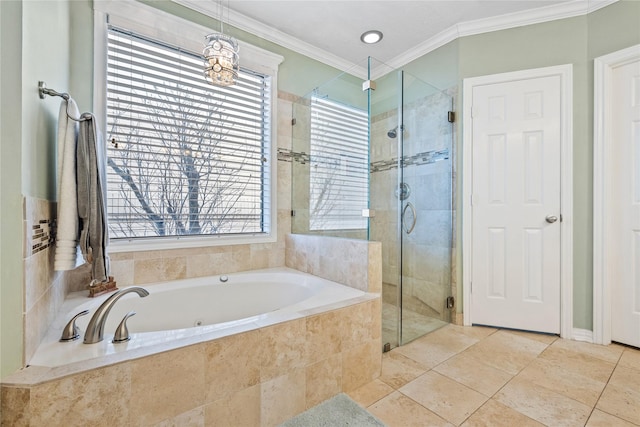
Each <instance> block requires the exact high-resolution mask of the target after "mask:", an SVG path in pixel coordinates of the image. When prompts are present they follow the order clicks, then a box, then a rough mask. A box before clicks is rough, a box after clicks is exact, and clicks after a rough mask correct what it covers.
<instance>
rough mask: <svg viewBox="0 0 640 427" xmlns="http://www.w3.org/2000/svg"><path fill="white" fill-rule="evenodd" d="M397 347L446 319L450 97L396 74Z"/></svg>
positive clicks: (449, 246) (449, 252)
mask: <svg viewBox="0 0 640 427" xmlns="http://www.w3.org/2000/svg"><path fill="white" fill-rule="evenodd" d="M398 87H399V102H398V124H397V126H398V128H397V130H396V139H397V140H398V144H397V147H398V175H397V176H398V181H397V187H396V191H395V192H394V196H395V202H396V203H397V215H398V224H399V226H398V228H397V232H398V241H399V255H398V256H399V258H400V263H399V264H400V271H399V278H398V281H399V284H400V286H399V289H398V293H399V296H398V299H399V305H400V310H399V311H400V319H399V323H400V326H399V331H400V334H399V335H400V336H399V345H403V344H406V343H408V342H410V341H412V340H414V339H416V338H418V337H420V336H422V335H424V334H426V333H429V332H431V331H433V330H435V329H438V328H440V327H442V326H444V325H446V324H447V323H449V322H450V321H451V313H452V310H451V308H452V307H448V304H451V302H452V300H451V299H448V298H449V297H451V296H452V289H451V276H452V275H451V256H452V242H453V210H452V200H453V199H452V180H453V176H452V170H453V169H452V166H453V161H452V160H453V159H452V147H453V125H452V123H450V122H449V120H448V118H449V115H448V112H449V111H452V109H453V98H452V97H451V96H450V95H449V94H447V93H446V92H443V91H440V90H439V89H436V88H435V87H433V86H431V85H429V84H427V83H425V82H423V81H421V80H419V79H418V78H416V77H415V76H412V75H411V74H409V73H406V72H404V71H399V72H398Z"/></svg>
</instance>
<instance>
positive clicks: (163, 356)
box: [129, 346, 205, 425]
mask: <svg viewBox="0 0 640 427" xmlns="http://www.w3.org/2000/svg"><path fill="white" fill-rule="evenodd" d="M129 364H130V365H131V397H130V407H131V410H130V418H129V419H130V422H131V425H149V424H154V423H157V422H159V421H162V420H165V419H168V418H172V417H175V416H177V415H180V414H182V413H184V412H186V411H189V410H191V409H193V408H195V407H198V406H201V405H202V404H203V403H204V394H205V387H204V378H205V371H204V365H205V355H204V348H203V346H191V347H185V348H181V349H178V350H173V351H169V352H166V353H160V354H156V355H154V356H150V357H145V358H143V359H138V360H134V361H132V362H130V363H129Z"/></svg>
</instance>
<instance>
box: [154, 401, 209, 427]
mask: <svg viewBox="0 0 640 427" xmlns="http://www.w3.org/2000/svg"><path fill="white" fill-rule="evenodd" d="M205 425H206V424H205V420H204V407H202V406H201V407H199V408H195V409H192V410H190V411H187V412H185V413H183V414H180V415H177V416H175V417H173V418H171V419H168V420H164V421H161V422H159V423H157V424H155V425H154V427H205Z"/></svg>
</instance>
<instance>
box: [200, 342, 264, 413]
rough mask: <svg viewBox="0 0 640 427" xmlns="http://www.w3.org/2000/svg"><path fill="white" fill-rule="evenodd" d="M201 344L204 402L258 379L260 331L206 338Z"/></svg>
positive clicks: (213, 399) (225, 394)
mask: <svg viewBox="0 0 640 427" xmlns="http://www.w3.org/2000/svg"><path fill="white" fill-rule="evenodd" d="M204 346H205V355H206V360H205V402H213V401H215V400H218V399H221V398H223V397H227V396H229V395H232V394H234V393H236V392H238V391H240V390H243V389H245V388H248V387H251V386H254V385H256V384H258V383H259V382H260V361H261V357H260V350H259V349H261V348H262V345H261V342H260V332H259V331H250V332H245V333H242V334H238V335H232V336H229V337H226V338H222V339H218V340H214V341H210V342H208V343H205V344H204Z"/></svg>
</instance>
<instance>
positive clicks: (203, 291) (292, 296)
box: [29, 268, 366, 367]
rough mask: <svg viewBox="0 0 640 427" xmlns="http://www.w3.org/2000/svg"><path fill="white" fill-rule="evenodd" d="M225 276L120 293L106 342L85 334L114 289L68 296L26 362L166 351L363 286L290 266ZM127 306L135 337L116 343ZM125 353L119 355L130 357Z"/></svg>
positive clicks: (324, 303) (319, 304)
mask: <svg viewBox="0 0 640 427" xmlns="http://www.w3.org/2000/svg"><path fill="white" fill-rule="evenodd" d="M221 277H222V276H209V277H200V278H195V279H185V280H177V281H172V282H165V283H158V284H150V285H143V286H142V287H144V288H145V289H147V290H148V291H149V296H147V297H145V298H140V297H139V296H138V295H136V294H135V293H132V294H128V295H125V296H123V297H122V298H121V299H120V300H119V301H118V302H116V304H115V305H114V307H113V309H112V310H111V312H110V313H109V317H108V319H107V323H106V327H105V333H104V340H103V341H101V342H99V343H96V344H84V343H83V342H82V336H83V334H84V330H85V327H86V325H87V323H88V322H89V319H90V318H91V316H92V315H93V313H94V312H95V310H96V308H97V307H98V306H99V305H100V304H101V303H102V302H103V301H104V300H105V299H107V298H108V297H109V296H110V295H112V294H107V295H103V296H101V297H98V298H95V299H88V298H87V297H86V292H78V293H75V294H71V295H70V296H69V297H68V298H67V299H66V300H65V303H64V305H63V308H62V310H61V311H60V314H59V316H58V317H57V319H56V321H55V322H54V323H53V324H52V326H51V328H50V330H49V331H48V333H47V336H46V338H45V339H44V340H43V342H42V343H41V344H40V346H39V347H38V350H37V351H36V354H35V355H34V357H33V358H32V359H31V360H30V361H29V364H30V365H37V366H46V367H56V366H62V365H67V364H70V363H74V362H78V361H83V360H88V359H94V358H99V357H104V356H108V355H114V354H119V355H121V356H124V354H123V353H125V352H130V351H132V350H136V349H142V348H145V347H150V346H159V347H161V349H162V350H167V349H171V348H175V347H179V346H181V345H188V344H191V343H196V342H203V341H207V340H211V339H215V338H219V337H223V336H226V335H230V334H233V333H239V332H243V331H246V330H251V329H256V328H260V327H265V326H269V325H272V324H275V323H278V322H281V321H285V320H291V319H294V318H297V317H302V316H304V315H306V314H310V313H313V312H314V311H322V310H321V308H323V307H324V308H327V309H329V308H332V307H339V306H340V305H341V304H344V303H346V302H348V301H350V300H353V299H355V298H361V297H363V296H365V295H366V293H365V292H363V291H359V290H357V289H353V288H350V287H347V286H343V285H340V284H338V283H335V282H331V281H329V280H325V279H322V278H319V277H317V276H312V275H310V274H306V273H301V272H299V271H296V270H292V269H288V268H275V269H266V270H257V271H252V272H244V273H235V274H229V275H226V278H228V280H227V281H226V282H223V281H221ZM82 310H89V311H90V312H89V314H88V315H86V316H83V317H80V318H79V319H78V321H77V325H78V326H79V327H80V330H81V333H80V335H81V336H80V339H79V340H76V341H72V342H66V343H61V342H59V341H58V340H59V338H60V334H61V332H62V329H63V327H64V325H65V324H66V323H67V322H68V320H69V319H70V318H71V317H73V316H74V315H75V314H77V313H78V312H80V311H82ZM129 311H135V312H136V313H137V314H136V315H135V316H133V317H131V318H130V319H129V320H128V321H127V325H128V327H129V332H130V335H131V340H130V341H128V342H126V343H120V344H113V343H112V342H111V341H112V339H113V333H114V331H115V328H116V326H117V325H118V323H119V322H120V320H122V318H123V317H124V315H125V314H126V313H128V312H129ZM125 358H126V357H122V358H118V359H125Z"/></svg>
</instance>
